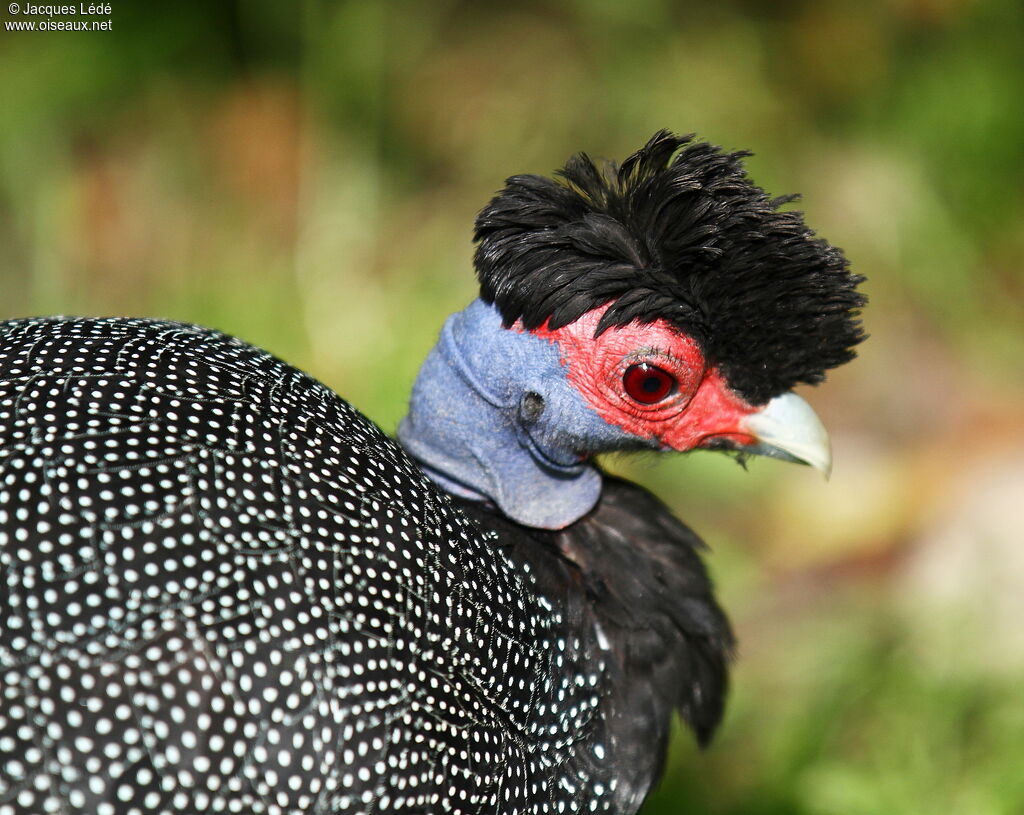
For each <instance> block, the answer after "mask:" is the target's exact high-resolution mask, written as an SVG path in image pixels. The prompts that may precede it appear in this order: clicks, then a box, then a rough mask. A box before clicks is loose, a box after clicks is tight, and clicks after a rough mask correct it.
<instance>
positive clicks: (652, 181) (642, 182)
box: [475, 130, 866, 404]
mask: <svg viewBox="0 0 1024 815" xmlns="http://www.w3.org/2000/svg"><path fill="white" fill-rule="evenodd" d="M692 139H693V137H692V136H682V137H679V136H674V135H672V134H671V133H669V132H668V131H665V130H662V131H659V132H658V133H656V134H654V136H653V137H652V138H651V140H650V141H649V142H648V143H647V144H646V145H645V146H644V147H643V148H641V149H640V150H638V151H637V152H636V153H634V154H633V155H631V156H629V158H627V159H626V160H625V161H624V162H622V164H621V165H616V164H614V163H611V162H609V163H607V164H606V165H604V166H603V167H599V166H598V165H597V164H596V163H595V162H594V161H593V160H592V159H590V158H589V157H588V156H587V155H586V154H584V153H579V154H577V155H575V156H573V157H572V158H570V159H569V161H568V162H567V163H566V165H565V167H564V168H563V169H562V170H560V171H559V172H558V173H557V176H558V177H559V178H560V179H561V180H560V181H558V180H553V179H550V178H544V177H541V176H536V175H520V176H513V177H512V178H510V179H508V181H507V182H506V186H505V189H504V190H502V191H501V192H500V193H499V194H498V195H497V196H496V197H495V198H494V199H493V200H492V201H491V202H490V203H489V204H488V205H487V206H486V207H484V209H483V211H482V212H481V213H480V215H479V217H478V218H477V221H476V232H475V240H476V241H477V250H476V256H475V265H476V270H477V275H478V277H479V279H480V294H481V297H482V298H483V299H484V300H485V301H487V302H490V303H494V304H495V305H497V307H498V309H499V310H500V311H501V314H502V317H503V319H504V320H505V322H506V324H508V325H511V324H512V323H514V322H515V321H516V320H522V322H523V325H524V326H525V327H526V328H528V329H532V328H536V327H538V326H540V325H543V324H544V323H545V321H550V323H549V325H550V327H551V328H559V327H561V326H563V325H566V324H568V323H571V322H573V321H574V320H576V319H578V318H579V317H580V316H582V315H583V314H584V313H585V312H587V311H590V310H592V309H595V308H598V307H599V306H602V305H604V304H606V303H611V304H612V305H611V306H610V308H609V309H608V311H607V312H606V313H605V315H604V317H603V318H602V319H601V321H600V323H599V325H598V327H597V332H598V333H599V334H600V333H601V332H603V331H605V330H607V329H608V328H611V327H612V326H619V325H626V324H628V323H631V322H633V321H638V322H640V323H650V322H653V321H655V320H657V319H665V320H667V321H668V322H669V323H671V324H672V325H674V326H675V327H677V328H678V329H679V330H680V331H683V332H685V333H687V334H689V335H690V336H692V337H693V338H694V339H695V340H697V341H698V342H699V343H701V345H702V346H703V348H704V353H705V355H706V356H707V358H708V361H709V362H710V363H711V364H713V365H717V366H719V367H720V368H721V370H722V373H723V374H724V375H725V377H726V380H727V381H728V382H729V384H730V386H731V387H732V388H733V389H734V390H736V391H737V392H738V393H739V394H741V395H742V396H744V397H745V398H746V399H747V400H749V401H751V402H752V403H754V404H762V403H764V402H766V401H768V399H770V398H771V397H773V396H776V395H778V394H780V393H782V392H784V391H787V390H789V389H790V388H792V387H793V386H794V385H796V384H797V383H799V382H805V383H808V384H816V383H818V382H820V381H821V380H822V379H823V378H824V375H825V371H826V370H828V369H830V368H834V367H836V366H837V365H841V364H842V363H844V362H847V361H849V360H850V359H852V358H853V357H854V355H855V354H854V351H853V347H854V346H855V345H856V344H857V343H859V342H861V341H862V340H863V339H864V336H865V335H864V332H863V330H862V328H861V324H860V321H859V319H858V317H859V310H860V308H861V307H862V306H863V305H864V303H865V302H866V301H865V297H864V295H863V294H861V293H860V292H858V291H857V289H856V287H857V285H858V284H859V283H860V282H861V281H862V280H863V278H862V277H860V276H859V275H855V274H852V273H851V272H850V271H849V268H848V263H847V261H846V258H845V257H844V256H843V254H842V252H841V251H840V250H839V249H837V248H835V247H834V246H831V245H830V244H828V243H827V242H825V241H824V240H821V239H820V238H816V237H815V235H814V232H813V231H812V230H811V229H809V228H808V227H807V225H806V224H805V223H804V220H803V216H802V214H801V213H799V212H782V211H780V210H779V207H781V206H782V205H783V204H785V203H788V202H789V201H791V200H793V199H794V198H795V197H796V196H781V197H777V198H770V197H769V196H768V195H767V194H766V193H765V191H764V190H762V189H761V188H760V187H758V186H756V185H755V184H754V183H753V182H751V181H750V179H749V178H748V177H747V175H746V170H745V169H744V167H743V163H742V159H743V158H744V157H745V156H748V155H750V154H749V153H747V152H735V153H725V152H723V151H722V150H720V149H719V148H718V147H715V146H714V145H711V144H708V143H707V142H695V141H693V140H692Z"/></svg>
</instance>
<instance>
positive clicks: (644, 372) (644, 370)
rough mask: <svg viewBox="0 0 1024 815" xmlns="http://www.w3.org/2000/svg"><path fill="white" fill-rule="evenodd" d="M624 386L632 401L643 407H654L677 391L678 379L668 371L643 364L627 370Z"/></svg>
mask: <svg viewBox="0 0 1024 815" xmlns="http://www.w3.org/2000/svg"><path fill="white" fill-rule="evenodd" d="M622 386H623V387H624V388H625V389H626V393H628V394H629V396H630V398H631V399H635V400H636V401H637V402H639V403H640V404H642V405H653V404H654V403H655V402H660V401H661V400H662V399H664V398H665V397H666V396H668V395H669V394H671V393H673V392H674V391H675V389H676V379H675V377H674V376H672V374H670V373H668V371H663V370H662V369H661V368H655V367H654V366H653V365H648V364H647V363H646V362H641V363H640V364H639V365H630V366H629V367H628V368H626V373H624V374H623V375H622Z"/></svg>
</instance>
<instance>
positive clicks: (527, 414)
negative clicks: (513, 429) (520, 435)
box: [519, 391, 544, 422]
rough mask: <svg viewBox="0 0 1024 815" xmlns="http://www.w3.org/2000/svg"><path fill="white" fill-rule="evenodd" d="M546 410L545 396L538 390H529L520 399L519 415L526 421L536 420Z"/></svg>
mask: <svg viewBox="0 0 1024 815" xmlns="http://www.w3.org/2000/svg"><path fill="white" fill-rule="evenodd" d="M543 412H544V397H543V396H541V395H540V394H539V393H537V392H536V391H527V392H526V393H524V394H523V397H522V399H520V400H519V417H520V418H521V419H522V420H523V421H524V422H535V421H537V419H539V418H540V417H541V414H542V413H543Z"/></svg>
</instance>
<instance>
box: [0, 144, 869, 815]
mask: <svg viewBox="0 0 1024 815" xmlns="http://www.w3.org/2000/svg"><path fill="white" fill-rule="evenodd" d="M687 143H688V142H687V140H686V139H677V138H675V137H673V136H671V135H670V134H667V133H659V134H656V135H655V137H654V138H653V139H652V140H651V141H650V142H649V143H648V144H647V145H646V146H645V147H644V148H643V149H641V150H640V151H638V152H637V153H636V154H634V155H633V156H631V157H630V158H629V159H627V160H626V161H625V162H624V163H623V164H622V166H621V167H618V166H616V165H611V166H610V167H609V168H608V170H607V171H605V172H603V173H602V172H600V171H598V170H597V169H596V167H595V165H593V163H592V162H590V161H589V159H586V158H585V157H577V158H575V159H573V160H572V161H570V163H569V164H568V165H567V166H566V168H565V170H563V175H564V178H565V181H564V183H562V184H559V183H556V182H554V181H550V180H548V179H541V178H539V177H536V176H517V177H514V178H512V179H509V181H508V184H507V186H506V188H505V190H504V191H503V192H502V193H500V194H499V195H498V196H497V197H496V198H495V199H494V200H493V201H492V202H491V204H489V205H488V206H487V207H486V208H485V209H484V211H483V212H482V213H481V216H480V218H479V219H478V222H477V233H476V237H477V241H478V251H477V257H476V266H477V272H478V275H479V277H480V280H481V297H480V299H479V300H477V301H474V302H473V303H471V304H470V306H469V307H467V308H466V309H465V310H464V311H463V312H460V313H459V314H457V315H455V316H453V317H452V318H451V319H450V320H449V322H448V323H447V324H446V327H445V329H444V330H443V331H442V334H441V339H440V341H439V343H438V346H437V347H436V348H435V350H434V351H433V352H432V353H431V355H430V357H429V358H428V360H427V361H426V363H425V364H424V366H423V369H422V370H421V373H420V376H419V378H418V380H417V383H416V385H415V387H414V389H413V396H412V399H411V401H410V410H409V415H408V416H407V417H406V418H405V419H404V420H403V422H402V424H401V425H400V427H399V433H398V441H399V442H400V443H398V442H396V441H394V440H392V439H389V438H388V437H387V436H386V435H385V434H384V433H382V432H381V431H380V430H379V429H378V428H377V427H376V426H374V425H373V423H372V422H370V421H369V420H368V419H366V418H365V417H363V416H362V415H361V414H359V413H358V412H357V411H356V410H354V409H353V408H352V407H351V406H350V405H349V404H348V403H346V402H345V401H344V400H342V399H341V398H340V397H338V396H336V395H335V394H334V393H332V392H331V391H330V390H329V389H328V388H326V387H325V386H323V385H321V384H319V383H318V382H316V381H315V380H313V379H312V378H310V377H309V376H308V375H306V374H304V373H302V372H300V371H297V370H295V369H294V368H291V367H290V366H288V365H287V364H285V363H283V362H281V361H280V360H278V359H276V358H274V357H273V356H271V355H270V354H268V353H266V352H264V351H261V350H258V349H256V348H253V347H252V346H249V345H247V344H245V343H243V342H241V341H240V340H237V339H234V338H231V337H228V336H225V335H223V334H219V333H217V332H215V331H210V330H208V329H203V328H199V327H196V326H190V325H185V324H178V323H168V322H160V321H151V320H138V319H88V318H43V319H30V320H20V321H13V322H9V323H4V324H0V575H2V577H3V581H4V589H3V591H2V593H0V815H14V814H15V813H16V814H17V815H23V814H24V815H27V814H28V813H35V812H61V813H94V812H95V813H108V814H111V815H126V814H127V813H142V812H182V813H192V812H199V811H201V812H265V813H293V812H295V813H298V812H302V813H326V812H337V813H367V815H369V814H370V813H373V815H383V814H384V813H389V812H407V813H412V814H414V815H433V814H434V813H438V814H440V813H452V814H453V815H469V813H474V815H497V814H498V813H502V815H512V814H513V813H521V814H522V815H525V814H526V813H531V815H532V814H533V813H538V814H539V813H563V812H564V813H584V812H608V813H614V815H632V813H635V812H636V811H637V809H638V808H639V807H640V805H641V803H642V802H643V799H644V798H645V796H646V795H647V793H648V792H649V790H650V789H651V787H652V785H653V784H654V783H655V782H656V780H657V777H658V775H659V774H660V772H661V767H662V764H663V761H664V756H665V749H666V744H667V739H668V732H669V727H670V723H671V719H672V715H673V712H674V711H678V712H679V713H680V714H681V715H682V717H683V718H684V720H685V721H686V722H687V723H688V724H689V725H690V726H691V727H692V728H693V730H694V731H695V732H696V734H697V736H698V739H699V740H700V741H701V742H705V741H706V740H707V739H708V738H709V737H710V735H711V733H712V732H713V730H714V729H715V727H716V725H717V723H718V721H719V719H720V717H721V713H722V708H723V701H724V696H725V690H726V674H727V664H728V660H729V655H730V652H731V648H732V635H731V633H730V629H729V625H728V622H727V621H726V619H725V616H724V614H723V613H722V611H721V609H720V608H719V607H718V605H717V603H716V602H715V600H714V597H713V594H712V589H711V585H710V582H709V580H708V577H707V573H706V571H705V569H704V567H703V565H702V563H701V561H700V557H699V552H700V550H701V546H702V544H701V543H700V541H699V539H698V538H697V537H696V536H695V535H694V534H693V533H692V532H691V531H690V530H689V529H688V528H687V527H686V526H685V525H683V524H682V523H681V522H680V521H678V520H677V519H675V518H674V517H673V516H672V514H671V513H670V512H669V511H668V510H667V509H666V508H665V507H664V506H663V505H662V504H661V503H660V502H659V501H658V500H657V499H656V498H654V497H653V496H651V495H650V494H649V493H647V492H645V491H644V490H642V489H640V488H639V487H636V486H634V485H631V484H628V483H626V482H624V481H621V480H619V479H615V478H611V477H609V476H607V475H606V474H604V473H602V472H601V470H600V469H599V468H598V467H597V466H596V465H595V464H594V455H595V454H597V453H600V452H607V451H618V450H632V449H646V450H669V449H673V450H690V449H694V448H697V447H705V448H709V449H725V450H731V451H735V452H737V453H738V454H740V455H746V454H753V453H756V454H767V455H777V456H779V457H783V458H790V459H796V460H801V461H805V462H807V463H812V464H814V465H815V466H818V467H820V468H822V469H827V466H828V463H829V454H828V448H827V438H826V437H825V436H824V431H823V429H822V428H821V425H820V422H818V420H817V418H816V417H815V416H814V414H813V412H812V411H811V410H810V408H809V407H808V406H807V405H806V403H804V402H803V401H802V400H800V399H798V398H797V397H795V396H793V395H792V394H791V393H789V392H788V391H789V389H790V388H791V387H792V386H793V385H794V384H796V383H797V382H800V381H804V382H817V381H819V380H820V379H821V377H822V376H823V372H824V370H825V369H827V368H829V367H832V366H834V365H836V364H839V363H841V362H843V361H845V360H846V359H849V358H850V357H851V356H852V351H851V350H850V349H851V347H852V345H853V344H855V343H856V342H858V341H859V340H860V339H861V338H862V335H861V333H860V331H859V328H858V325H857V322H856V320H855V316H856V309H857V308H858V307H859V306H860V305H861V304H862V303H863V298H862V297H861V296H860V295H859V294H857V293H856V291H855V286H856V283H857V282H858V280H859V278H857V277H855V276H853V275H851V274H849V272H848V271H847V269H846V262H845V259H843V258H842V255H841V254H840V253H838V251H837V250H835V249H833V248H832V247H830V246H828V245H827V244H825V243H824V242H823V241H820V240H818V239H815V238H813V233H811V232H810V230H808V229H807V228H806V227H805V226H804V225H803V222H802V220H801V219H800V218H799V216H798V215H796V214H793V213H783V212H780V211H779V210H778V207H779V205H780V203H781V199H769V198H767V197H766V196H765V194H764V193H763V191H761V190H760V189H759V188H757V187H755V186H754V185H753V184H751V183H750V182H749V181H748V180H746V178H745V175H744V174H743V171H742V167H741V165H740V164H739V157H738V154H733V155H731V156H729V155H725V154H722V153H721V152H720V151H717V149H716V148H711V147H710V146H709V145H703V144H701V143H696V144H692V145H690V146H688V147H687V146H686V145H687ZM680 148H683V149H682V150H681V151H680ZM673 155H675V158H672V156H673ZM759 299H760V302H761V306H760V308H759V309H758V307H757V304H758V301H759Z"/></svg>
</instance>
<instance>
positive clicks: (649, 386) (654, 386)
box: [640, 376, 662, 393]
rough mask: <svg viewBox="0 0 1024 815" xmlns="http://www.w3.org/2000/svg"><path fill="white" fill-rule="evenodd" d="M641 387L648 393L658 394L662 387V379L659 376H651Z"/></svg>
mask: <svg viewBox="0 0 1024 815" xmlns="http://www.w3.org/2000/svg"><path fill="white" fill-rule="evenodd" d="M640 387H641V388H642V389H643V390H645V391H647V393H657V392H658V391H660V390H661V387H662V383H661V378H660V377H658V376H649V377H647V378H646V379H644V381H643V382H642V383H641V385H640Z"/></svg>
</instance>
